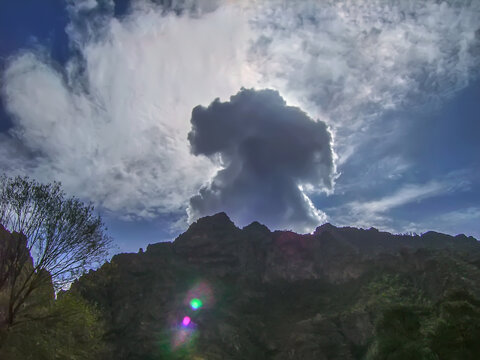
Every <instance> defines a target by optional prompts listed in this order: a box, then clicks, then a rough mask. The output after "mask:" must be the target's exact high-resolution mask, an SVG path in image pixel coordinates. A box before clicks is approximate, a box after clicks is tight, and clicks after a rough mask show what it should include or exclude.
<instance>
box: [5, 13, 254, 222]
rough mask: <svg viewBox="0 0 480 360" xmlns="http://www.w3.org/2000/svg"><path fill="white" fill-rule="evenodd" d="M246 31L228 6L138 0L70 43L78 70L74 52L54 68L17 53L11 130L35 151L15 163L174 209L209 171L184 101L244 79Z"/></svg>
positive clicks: (81, 187) (131, 207) (139, 211)
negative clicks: (32, 157)
mask: <svg viewBox="0 0 480 360" xmlns="http://www.w3.org/2000/svg"><path fill="white" fill-rule="evenodd" d="M218 29H222V30H221V31H218ZM70 32H71V36H72V37H74V38H76V39H80V38H82V36H83V34H81V33H75V28H72V29H71V30H70ZM247 39H248V28H247V26H246V22H245V20H244V19H243V18H242V16H241V13H239V12H233V10H232V9H231V8H223V9H220V10H218V11H216V12H214V13H210V14H207V15H204V16H203V17H202V18H200V19H194V18H191V17H186V16H185V17H178V16H174V15H168V16H162V15H161V12H160V11H159V10H158V9H156V8H154V7H148V6H144V7H142V8H141V9H137V10H136V11H135V12H134V13H133V14H131V15H130V16H129V17H127V18H126V19H124V20H122V21H121V22H120V21H118V20H116V19H113V18H112V19H110V20H109V21H108V23H107V24H106V26H105V33H104V35H103V36H100V37H98V36H97V40H88V41H86V42H84V43H83V45H80V46H81V47H80V50H81V53H82V56H83V60H84V64H82V65H84V66H85V73H84V74H83V76H79V75H78V70H79V63H78V62H77V61H76V59H74V60H72V61H71V63H70V64H69V65H68V70H67V76H66V77H64V76H63V74H61V73H60V72H58V71H56V69H55V68H54V67H53V66H51V65H49V64H48V62H47V61H44V60H43V59H42V58H41V57H39V56H37V55H35V54H32V53H27V54H23V55H21V56H19V57H17V58H16V59H14V60H13V61H12V62H11V63H10V66H9V67H8V69H7V71H6V73H5V74H4V81H5V84H6V85H5V86H4V88H3V91H4V93H5V95H6V99H7V108H8V110H9V111H10V112H11V113H12V114H14V115H15V119H14V121H15V128H14V135H15V137H16V138H18V139H20V141H21V142H22V143H23V144H25V146H26V147H28V148H29V149H31V150H32V151H35V152H38V153H39V154H41V155H42V156H41V157H40V158H39V159H37V162H36V164H35V165H34V166H33V168H28V169H24V171H25V172H28V173H30V174H32V175H33V176H35V177H37V178H40V179H42V180H45V181H51V180H52V179H57V180H60V181H61V182H62V183H63V184H64V186H65V187H66V189H67V190H68V191H70V192H72V193H75V194H77V195H79V196H82V197H84V198H87V199H92V200H94V201H95V202H97V204H100V205H102V206H103V207H105V208H107V209H110V210H113V211H119V212H120V213H122V214H123V215H127V216H128V215H130V214H131V215H133V214H135V215H136V216H139V217H151V216H155V215H156V214H158V213H164V212H172V211H182V206H184V205H185V203H186V201H187V200H188V199H189V197H190V196H192V195H193V194H194V193H195V191H196V190H197V189H198V188H199V187H200V185H201V184H202V183H204V182H205V181H206V180H207V179H208V178H209V177H210V176H212V174H213V172H214V171H215V168H214V166H213V165H212V163H211V162H210V161H208V160H206V159H204V158H202V157H195V156H193V155H191V154H190V152H189V147H188V142H187V133H188V131H189V129H190V125H189V119H190V113H191V110H192V108H193V107H194V106H196V105H198V104H207V103H209V102H210V101H211V99H213V98H215V97H218V96H220V97H227V96H229V95H230V94H232V93H234V92H236V91H237V90H238V88H239V87H240V86H241V85H244V84H249V83H250V78H249V76H250V74H249V69H248V65H247V62H246V60H245V54H246V53H247V45H248V43H247ZM5 145H6V143H5V142H4V143H3V146H5ZM7 146H8V145H7ZM2 165H4V166H5V163H4V164H2ZM23 165H25V166H27V164H26V163H23Z"/></svg>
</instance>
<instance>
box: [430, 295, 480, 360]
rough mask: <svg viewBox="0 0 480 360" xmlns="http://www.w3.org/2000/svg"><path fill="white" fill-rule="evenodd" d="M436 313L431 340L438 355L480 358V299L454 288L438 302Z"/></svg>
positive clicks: (466, 359) (461, 359)
mask: <svg viewBox="0 0 480 360" xmlns="http://www.w3.org/2000/svg"><path fill="white" fill-rule="evenodd" d="M437 314H438V315H437V318H436V321H435V322H434V325H433V329H432V330H433V331H432V333H431V334H430V336H429V343H430V347H431V348H432V350H433V352H434V353H435V354H437V356H438V359H440V360H442V359H448V360H457V359H458V360H470V359H471V360H474V359H478V358H479V356H480V301H479V300H478V299H476V298H474V297H473V296H472V295H471V294H469V293H468V292H466V291H462V290H459V291H454V292H451V293H449V294H448V295H447V296H446V297H445V299H444V300H443V301H441V302H440V303H439V304H438V305H437Z"/></svg>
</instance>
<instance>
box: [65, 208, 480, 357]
mask: <svg viewBox="0 0 480 360" xmlns="http://www.w3.org/2000/svg"><path fill="white" fill-rule="evenodd" d="M70 291H71V292H74V293H77V294H80V295H81V296H82V297H83V298H85V299H86V300H88V301H89V302H90V303H92V304H95V305H96V306H97V309H98V310H99V311H100V312H101V314H102V316H103V318H104V321H105V323H106V327H107V329H108V330H107V332H106V334H105V341H106V342H108V344H109V345H110V347H111V349H112V351H111V359H128V360H137V359H142V360H146V359H152V360H153V359H205V360H206V359H208V360H215V359H276V360H277V359H278V360H283V359H306V360H308V359H316V360H318V359H363V358H368V359H381V358H386V357H385V356H384V355H382V354H384V353H388V354H393V355H392V356H391V357H389V359H390V358H392V359H402V358H410V359H417V358H418V359H428V358H432V359H443V358H445V359H447V358H448V359H456V358H458V359H460V358H461V359H469V358H472V359H474V358H478V357H476V355H480V348H479V347H478V345H476V343H477V342H476V340H475V339H478V337H476V336H477V335H479V336H480V325H478V324H480V302H478V300H477V299H478V298H480V243H479V242H478V241H477V240H475V239H474V238H472V237H467V236H465V235H457V236H449V235H445V234H440V233H435V232H428V233H425V234H423V235H421V236H419V235H416V236H407V235H392V234H389V233H386V232H380V231H378V230H376V229H374V228H371V229H368V230H363V229H356V228H351V227H343V228H339V227H335V226H333V225H331V224H324V225H322V226H320V227H318V228H317V229H316V231H315V232H314V233H313V234H304V235H301V234H296V233H294V232H291V231H274V232H271V231H270V230H269V229H268V228H267V227H265V226H264V225H261V224H259V223H258V222H254V223H252V224H250V225H248V226H246V227H244V228H243V229H240V228H238V227H236V226H235V224H234V223H233V222H232V221H231V220H230V219H229V218H228V216H227V215H226V214H225V213H219V214H216V215H213V216H208V217H205V218H202V219H199V220H198V221H197V222H195V223H193V224H192V225H191V226H190V227H189V229H188V230H187V231H186V232H185V233H183V234H181V235H180V236H179V237H178V238H177V239H175V241H173V242H163V243H157V244H152V245H149V246H148V248H147V249H146V251H145V252H143V251H140V252H139V253H137V254H119V255H116V256H114V257H113V258H112V260H111V262H109V263H106V264H104V265H103V266H102V267H101V268H100V269H98V270H97V271H91V272H89V273H88V274H86V275H84V276H82V277H81V278H80V279H79V280H78V281H76V282H75V283H74V284H73V285H72V287H71V290H70ZM192 300H193V302H192ZM452 309H453V310H452ZM459 309H460V310H459ZM455 311H457V313H455ZM458 311H460V313H458ZM469 326H470V327H469ZM467 330H468V331H467ZM462 331H464V332H466V335H465V334H463V332H462ZM452 334H453V335H452ZM462 334H463V335H462ZM443 337H448V339H450V340H449V341H450V342H445V341H443V340H442V339H443ZM472 337H473V338H472ZM472 339H473V340H472ZM452 341H453V343H452ZM455 341H456V342H455ZM446 346H448V348H446ZM445 349H447V350H445ZM449 351H450V352H449ZM452 351H453V353H452ZM395 354H397V355H395ZM452 354H453V355H452ZM395 356H397V357H395ZM435 356H436V357H435ZM445 356H446V357H445ZM457 356H458V357H457Z"/></svg>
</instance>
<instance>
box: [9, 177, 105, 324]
mask: <svg viewBox="0 0 480 360" xmlns="http://www.w3.org/2000/svg"><path fill="white" fill-rule="evenodd" d="M0 224H2V225H3V226H4V227H5V228H6V229H7V230H9V231H10V232H12V235H13V234H15V233H17V235H16V236H19V234H22V235H24V236H19V238H18V239H17V240H16V241H5V242H3V243H2V247H1V251H0V264H2V266H1V269H0V270H1V271H2V274H0V275H1V276H0V280H1V281H2V282H3V283H2V282H0V290H2V291H3V292H5V291H7V292H8V293H9V295H8V298H9V310H8V312H9V314H8V317H7V318H8V324H9V325H12V324H13V323H14V322H15V317H16V315H17V313H18V311H19V310H20V309H21V308H22V305H24V304H25V302H28V301H27V300H28V299H29V297H30V296H31V294H32V292H34V291H35V289H38V288H39V287H42V286H47V287H48V286H49V284H52V283H53V286H54V289H55V290H56V291H58V290H59V289H61V288H62V287H63V286H65V285H66V284H68V283H70V282H71V281H73V280H74V279H75V278H77V277H78V276H79V275H81V274H82V273H83V272H85V271H86V270H87V269H89V268H91V267H93V266H94V265H95V264H97V263H99V262H100V261H102V260H103V259H104V258H105V256H106V255H107V254H108V249H109V247H110V244H111V239H110V237H109V236H108V235H107V234H106V228H105V226H104V223H103V222H102V219H101V218H100V216H98V215H95V213H94V207H93V206H92V205H91V204H88V205H85V204H84V203H83V202H82V201H80V200H79V199H77V198H75V197H67V196H66V195H65V193H64V192H63V191H62V189H61V186H60V183H58V182H54V183H52V184H41V183H39V182H37V181H35V180H33V179H30V178H28V177H19V176H17V177H15V178H11V177H7V176H2V177H0ZM50 286H51V285H50ZM2 288H3V289H2Z"/></svg>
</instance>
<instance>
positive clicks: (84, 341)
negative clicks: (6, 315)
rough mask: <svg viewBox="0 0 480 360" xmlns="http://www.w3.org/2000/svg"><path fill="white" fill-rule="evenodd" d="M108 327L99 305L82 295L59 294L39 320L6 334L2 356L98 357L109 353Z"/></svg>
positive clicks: (27, 359) (19, 359) (21, 359)
mask: <svg viewBox="0 0 480 360" xmlns="http://www.w3.org/2000/svg"><path fill="white" fill-rule="evenodd" d="M103 336H104V327H103V323H102V321H101V320H100V318H99V315H98V312H97V310H96V309H95V308H93V307H92V306H90V305H89V304H88V303H86V302H85V300H83V299H82V298H80V297H79V296H77V295H75V294H73V293H67V294H63V295H61V296H59V299H57V300H56V301H55V302H53V303H52V304H51V306H49V307H47V311H46V312H45V313H44V314H43V316H42V319H41V320H39V321H29V322H24V323H21V324H18V325H17V326H15V327H13V328H11V329H10V331H8V333H7V334H5V338H4V339H3V343H2V346H1V347H0V358H1V359H2V360H51V359H58V360H61V359H65V360H66V359H76V360H90V359H91V360H94V359H95V360H96V359H99V358H102V357H103V356H104V354H106V353H107V351H108V348H107V347H106V345H105V342H104V341H103Z"/></svg>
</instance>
